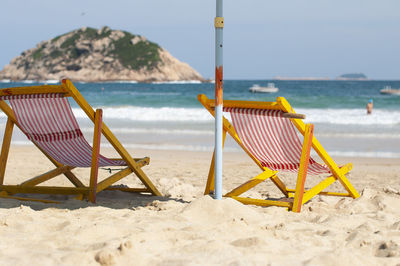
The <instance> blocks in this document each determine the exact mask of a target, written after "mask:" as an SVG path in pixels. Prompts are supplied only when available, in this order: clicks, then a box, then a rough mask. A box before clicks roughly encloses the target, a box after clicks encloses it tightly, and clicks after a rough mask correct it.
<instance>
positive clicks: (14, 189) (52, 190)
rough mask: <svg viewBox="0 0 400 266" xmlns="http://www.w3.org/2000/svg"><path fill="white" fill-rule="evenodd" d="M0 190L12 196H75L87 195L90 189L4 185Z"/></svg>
mask: <svg viewBox="0 0 400 266" xmlns="http://www.w3.org/2000/svg"><path fill="white" fill-rule="evenodd" d="M0 189H2V190H5V191H7V192H10V193H11V194H16V193H37V194H62V195H73V194H87V191H88V189H89V188H88V187H83V188H70V187H52V186H34V187H25V186H19V185H2V186H0Z"/></svg>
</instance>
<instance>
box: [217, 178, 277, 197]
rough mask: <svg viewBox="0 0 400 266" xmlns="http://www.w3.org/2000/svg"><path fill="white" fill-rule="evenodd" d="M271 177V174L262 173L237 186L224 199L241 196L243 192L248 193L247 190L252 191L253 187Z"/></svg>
mask: <svg viewBox="0 0 400 266" xmlns="http://www.w3.org/2000/svg"><path fill="white" fill-rule="evenodd" d="M270 177H272V176H271V173H269V172H262V173H261V174H259V175H257V176H255V177H253V178H252V179H250V180H249V181H247V182H246V183H244V184H242V185H240V186H238V187H237V188H235V189H233V190H232V191H230V192H228V193H227V194H226V195H225V196H224V197H232V196H239V195H241V194H243V193H244V192H246V191H248V190H249V189H252V188H253V187H255V186H257V185H258V184H260V183H261V182H263V181H264V180H266V179H268V178H270Z"/></svg>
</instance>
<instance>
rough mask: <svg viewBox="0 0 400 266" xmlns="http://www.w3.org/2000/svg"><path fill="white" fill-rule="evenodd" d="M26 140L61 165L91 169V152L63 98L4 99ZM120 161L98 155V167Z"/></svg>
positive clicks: (29, 96)
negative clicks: (8, 104) (7, 102)
mask: <svg viewBox="0 0 400 266" xmlns="http://www.w3.org/2000/svg"><path fill="white" fill-rule="evenodd" d="M0 100H9V102H10V104H11V106H12V109H13V111H14V114H15V117H16V119H17V121H18V123H19V125H20V127H21V129H22V131H23V132H24V133H25V135H26V136H27V137H28V139H29V140H31V141H32V142H34V143H35V144H37V145H38V146H39V147H40V148H42V149H43V150H44V151H45V152H46V153H47V154H48V155H50V156H51V157H53V159H55V160H56V161H57V162H59V163H61V164H63V165H69V166H74V167H90V166H91V163H92V150H93V148H92V147H91V146H90V145H89V143H88V142H87V141H86V139H85V138H84V137H83V134H82V132H81V130H80V129H79V125H78V123H77V121H76V119H75V116H74V114H73V113H72V109H71V106H70V104H69V102H68V99H67V98H66V97H62V95H60V94H54V93H53V94H30V95H16V96H4V97H1V98H0ZM122 165H126V163H125V162H124V161H123V160H118V161H115V160H110V159H107V158H105V157H103V156H101V155H100V156H99V166H122Z"/></svg>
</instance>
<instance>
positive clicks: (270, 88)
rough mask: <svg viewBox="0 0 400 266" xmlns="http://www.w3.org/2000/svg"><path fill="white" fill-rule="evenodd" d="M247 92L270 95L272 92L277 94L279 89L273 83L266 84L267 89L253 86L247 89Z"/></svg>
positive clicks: (256, 85)
mask: <svg viewBox="0 0 400 266" xmlns="http://www.w3.org/2000/svg"><path fill="white" fill-rule="evenodd" d="M249 91H251V92H266V93H272V92H278V91H279V89H278V88H277V87H275V84H274V83H268V84H267V87H261V86H260V85H258V84H254V85H253V86H251V87H250V88H249Z"/></svg>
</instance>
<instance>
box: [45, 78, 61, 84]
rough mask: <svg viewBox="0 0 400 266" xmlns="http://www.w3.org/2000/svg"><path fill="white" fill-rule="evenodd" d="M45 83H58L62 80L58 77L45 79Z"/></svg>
mask: <svg viewBox="0 0 400 266" xmlns="http://www.w3.org/2000/svg"><path fill="white" fill-rule="evenodd" d="M44 83H45V84H57V83H60V81H59V80H58V79H49V80H46V81H44Z"/></svg>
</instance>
